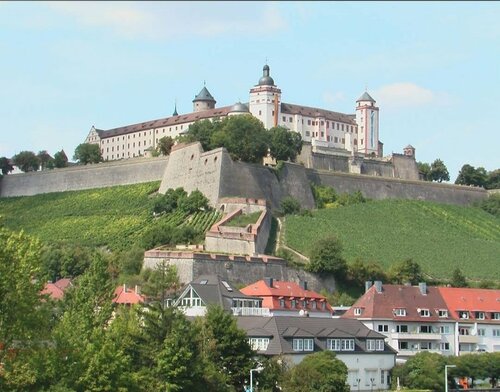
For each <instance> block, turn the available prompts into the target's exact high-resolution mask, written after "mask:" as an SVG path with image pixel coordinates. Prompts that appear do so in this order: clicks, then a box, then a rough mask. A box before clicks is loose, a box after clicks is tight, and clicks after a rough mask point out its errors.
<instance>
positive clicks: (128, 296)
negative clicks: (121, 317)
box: [113, 285, 144, 305]
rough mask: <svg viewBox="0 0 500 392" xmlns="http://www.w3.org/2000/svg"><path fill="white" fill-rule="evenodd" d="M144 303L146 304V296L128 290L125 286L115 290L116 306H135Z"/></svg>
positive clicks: (114, 301) (114, 300) (114, 299)
mask: <svg viewBox="0 0 500 392" xmlns="http://www.w3.org/2000/svg"><path fill="white" fill-rule="evenodd" d="M142 302H144V296H142V295H141V294H139V293H138V292H137V291H136V290H132V289H130V288H127V287H126V286H125V285H122V286H118V287H117V288H116V289H115V296H114V298H113V303H115V304H124V305H134V304H139V303H142Z"/></svg>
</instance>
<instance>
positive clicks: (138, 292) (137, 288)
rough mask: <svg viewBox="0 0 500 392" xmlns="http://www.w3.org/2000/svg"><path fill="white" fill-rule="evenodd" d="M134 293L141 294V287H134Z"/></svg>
mask: <svg viewBox="0 0 500 392" xmlns="http://www.w3.org/2000/svg"><path fill="white" fill-rule="evenodd" d="M135 293H136V294H138V295H140V294H141V286H138V285H135Z"/></svg>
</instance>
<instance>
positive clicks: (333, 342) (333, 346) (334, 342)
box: [326, 339, 340, 351]
mask: <svg viewBox="0 0 500 392" xmlns="http://www.w3.org/2000/svg"><path fill="white" fill-rule="evenodd" d="M326 347H327V348H328V350H331V351H340V339H327V340H326Z"/></svg>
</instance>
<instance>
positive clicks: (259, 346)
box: [248, 338, 269, 351]
mask: <svg viewBox="0 0 500 392" xmlns="http://www.w3.org/2000/svg"><path fill="white" fill-rule="evenodd" d="M248 344H250V347H251V348H252V350H255V351H266V350H267V346H269V338H250V339H248Z"/></svg>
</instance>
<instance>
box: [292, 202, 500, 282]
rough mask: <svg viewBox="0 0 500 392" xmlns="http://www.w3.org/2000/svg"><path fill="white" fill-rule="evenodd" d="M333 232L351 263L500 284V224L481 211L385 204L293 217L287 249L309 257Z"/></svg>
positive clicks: (429, 203)
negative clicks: (411, 266) (403, 264)
mask: <svg viewBox="0 0 500 392" xmlns="http://www.w3.org/2000/svg"><path fill="white" fill-rule="evenodd" d="M332 233H333V234H335V235H337V236H338V237H339V238H340V239H341V241H342V244H343V245H344V255H345V257H346V258H347V260H348V261H353V260H355V259H356V258H362V259H364V260H374V261H378V262H379V263H380V264H382V265H383V266H385V267H389V266H390V265H391V264H392V263H394V262H395V261H400V260H403V259H407V258H412V259H413V260H414V261H416V262H418V263H419V264H420V265H421V266H422V268H423V269H424V271H425V272H426V273H428V274H429V275H431V276H433V277H437V278H442V277H444V278H446V277H449V276H450V275H451V273H452V271H453V269H454V268H455V267H456V266H458V267H459V268H461V270H462V271H463V272H464V273H465V274H466V275H467V276H468V277H470V278H479V279H482V278H487V279H496V280H500V219H498V218H496V217H494V216H493V215H490V214H488V213H486V212H484V211H483V210H481V209H479V208H474V207H459V206H453V205H445V204H437V203H432V202H423V201H410V200H381V201H372V202H369V203H363V204H357V205H353V206H349V207H340V208H337V209H324V210H318V211H315V212H313V216H312V217H307V216H289V217H287V218H286V222H285V225H284V237H285V243H286V245H287V246H289V247H291V248H293V249H295V250H297V251H299V252H301V253H303V254H305V255H309V254H310V251H311V248H312V247H313V246H314V242H315V241H316V240H317V239H318V238H320V237H322V236H327V235H328V234H332Z"/></svg>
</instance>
